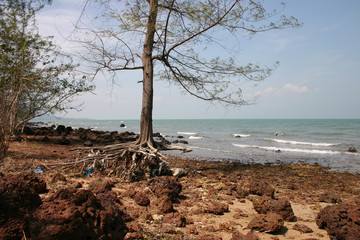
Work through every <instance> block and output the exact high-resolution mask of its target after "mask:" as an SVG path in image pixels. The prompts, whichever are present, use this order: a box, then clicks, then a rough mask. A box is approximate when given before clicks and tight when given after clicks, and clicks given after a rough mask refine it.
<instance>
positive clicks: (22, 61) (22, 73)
mask: <svg viewBox="0 0 360 240" xmlns="http://www.w3.org/2000/svg"><path fill="white" fill-rule="evenodd" d="M50 2H51V1H50V0H5V1H2V2H1V3H0V29H1V32H0V101H1V109H0V115H1V117H0V151H1V154H0V159H2V158H3V157H4V156H5V153H6V150H7V147H8V141H9V137H10V135H12V134H13V133H14V132H15V131H16V130H19V129H21V127H22V126H23V125H24V124H25V123H26V122H27V121H29V120H31V119H33V118H35V117H38V116H41V115H44V114H47V113H53V112H55V111H61V110H65V109H68V108H72V107H71V105H70V104H69V103H71V99H72V97H73V96H75V95H78V94H79V93H81V92H84V91H89V90H91V89H92V86H89V85H87V83H86V79H85V77H83V76H78V74H77V73H76V72H75V68H76V65H74V64H73V63H72V62H71V59H70V58H69V57H67V56H65V55H63V54H61V53H60V52H59V51H58V50H57V48H56V46H55V45H54V44H53V43H52V42H51V40H50V39H49V38H44V37H42V36H40V35H39V34H38V33H37V28H36V22H35V16H36V13H37V12H39V11H40V10H41V9H42V8H43V7H44V5H45V4H47V3H50Z"/></svg>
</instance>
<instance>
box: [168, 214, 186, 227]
mask: <svg viewBox="0 0 360 240" xmlns="http://www.w3.org/2000/svg"><path fill="white" fill-rule="evenodd" d="M163 222H164V223H169V224H171V225H173V226H174V227H185V226H186V218H185V217H184V216H183V215H181V214H180V213H178V212H176V213H168V214H166V215H165V216H164V219H163Z"/></svg>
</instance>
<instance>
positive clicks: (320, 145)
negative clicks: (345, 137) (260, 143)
mask: <svg viewBox="0 0 360 240" xmlns="http://www.w3.org/2000/svg"><path fill="white" fill-rule="evenodd" d="M264 140H267V141H273V142H277V143H284V144H293V145H309V146H317V147H331V146H336V145H339V144H337V143H316V142H299V141H290V140H282V139H274V138H265V139H264Z"/></svg>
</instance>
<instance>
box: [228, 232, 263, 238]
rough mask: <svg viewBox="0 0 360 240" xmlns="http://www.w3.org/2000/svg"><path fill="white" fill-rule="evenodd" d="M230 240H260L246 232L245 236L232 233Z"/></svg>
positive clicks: (251, 233)
mask: <svg viewBox="0 0 360 240" xmlns="http://www.w3.org/2000/svg"><path fill="white" fill-rule="evenodd" d="M231 240H260V238H259V237H258V236H256V234H255V233H254V232H253V231H251V232H248V233H247V234H246V235H245V234H242V233H240V232H239V231H235V232H233V233H232V236H231Z"/></svg>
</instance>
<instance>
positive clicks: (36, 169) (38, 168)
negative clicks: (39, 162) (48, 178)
mask: <svg viewBox="0 0 360 240" xmlns="http://www.w3.org/2000/svg"><path fill="white" fill-rule="evenodd" d="M33 172H34V173H43V172H44V171H43V170H42V169H41V167H40V166H37V167H36V168H35V169H34V170H33Z"/></svg>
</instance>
